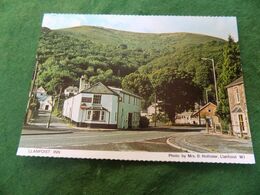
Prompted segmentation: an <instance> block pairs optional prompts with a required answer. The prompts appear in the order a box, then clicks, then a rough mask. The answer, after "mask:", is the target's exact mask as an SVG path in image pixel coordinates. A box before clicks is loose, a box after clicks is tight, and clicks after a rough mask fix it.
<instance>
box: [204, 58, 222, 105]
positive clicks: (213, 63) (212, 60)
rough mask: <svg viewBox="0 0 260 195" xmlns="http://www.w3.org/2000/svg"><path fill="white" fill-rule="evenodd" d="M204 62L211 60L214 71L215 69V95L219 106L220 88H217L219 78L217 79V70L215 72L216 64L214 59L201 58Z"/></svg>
mask: <svg viewBox="0 0 260 195" xmlns="http://www.w3.org/2000/svg"><path fill="white" fill-rule="evenodd" d="M201 59H202V60H210V61H211V63H212V69H213V78H214V86H215V95H216V102H217V105H218V104H219V101H218V88H217V78H216V70H215V62H214V59H213V58H201Z"/></svg>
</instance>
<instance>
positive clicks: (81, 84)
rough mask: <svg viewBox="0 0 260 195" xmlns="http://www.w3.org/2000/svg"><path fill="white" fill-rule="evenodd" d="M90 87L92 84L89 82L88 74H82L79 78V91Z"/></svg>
mask: <svg viewBox="0 0 260 195" xmlns="http://www.w3.org/2000/svg"><path fill="white" fill-rule="evenodd" d="M89 87H90V84H89V82H88V79H87V78H86V76H83V75H82V76H81V77H80V80H79V92H81V91H83V90H84V89H88V88H89Z"/></svg>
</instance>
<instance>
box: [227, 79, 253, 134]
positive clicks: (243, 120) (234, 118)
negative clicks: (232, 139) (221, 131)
mask: <svg viewBox="0 0 260 195" xmlns="http://www.w3.org/2000/svg"><path fill="white" fill-rule="evenodd" d="M226 88H227V92H228V101H229V109H230V115H231V126H232V131H233V134H234V135H237V136H239V137H246V136H247V137H251V134H250V128H249V122H248V114H247V106H246V96H245V89H244V81H243V77H240V78H238V79H236V80H235V81H233V82H232V83H230V84H229V85H227V86H226Z"/></svg>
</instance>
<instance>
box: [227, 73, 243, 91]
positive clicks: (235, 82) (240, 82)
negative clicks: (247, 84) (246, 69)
mask: <svg viewBox="0 0 260 195" xmlns="http://www.w3.org/2000/svg"><path fill="white" fill-rule="evenodd" d="M243 83H244V80H243V76H241V77H239V78H238V79H236V80H234V81H233V82H231V83H230V84H229V85H227V86H226V88H229V87H233V86H236V85H241V84H243Z"/></svg>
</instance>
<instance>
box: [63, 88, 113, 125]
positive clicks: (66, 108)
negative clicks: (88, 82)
mask: <svg viewBox="0 0 260 195" xmlns="http://www.w3.org/2000/svg"><path fill="white" fill-rule="evenodd" d="M93 96H94V94H85V93H80V94H78V95H76V96H73V97H71V98H68V99H66V100H65V101H64V104H63V116H66V117H68V118H70V119H72V120H73V121H75V122H87V123H95V124H117V121H116V118H115V113H116V112H117V106H118V105H117V98H118V97H117V96H116V95H106V94H101V104H99V105H96V106H102V107H104V108H105V109H106V110H108V112H105V113H106V114H105V121H90V120H87V110H85V109H81V108H80V105H81V100H82V97H89V98H92V102H93ZM92 102H91V103H87V102H82V103H85V104H86V106H87V107H91V106H95V104H93V103H92Z"/></svg>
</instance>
